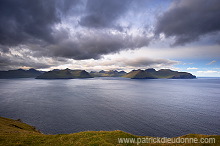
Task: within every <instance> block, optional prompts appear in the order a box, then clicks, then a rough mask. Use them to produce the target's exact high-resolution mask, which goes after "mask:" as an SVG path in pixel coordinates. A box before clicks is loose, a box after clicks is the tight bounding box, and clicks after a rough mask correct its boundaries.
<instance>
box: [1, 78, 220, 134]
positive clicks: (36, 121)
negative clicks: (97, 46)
mask: <svg viewBox="0 0 220 146" xmlns="http://www.w3.org/2000/svg"><path fill="white" fill-rule="evenodd" d="M0 116H2V117H6V118H12V119H21V120H22V121H23V122H25V123H27V124H30V125H32V126H35V127H36V128H37V129H38V130H40V131H41V132H42V133H44V134H68V133H76V132H81V131H100V130H102V131H103V130H106V131H112V130H122V131H125V132H128V133H131V134H135V135H141V136H155V137H177V136H181V135H185V134H189V133H193V134H194V133H195V134H208V135H220V78H197V79H127V78H122V77H98V78H90V79H57V80H42V79H32V78H31V79H30V78H29V79H0Z"/></svg>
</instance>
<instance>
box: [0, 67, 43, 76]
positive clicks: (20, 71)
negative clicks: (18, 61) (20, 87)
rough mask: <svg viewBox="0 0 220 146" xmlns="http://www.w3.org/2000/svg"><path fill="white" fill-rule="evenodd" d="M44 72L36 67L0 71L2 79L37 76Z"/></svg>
mask: <svg viewBox="0 0 220 146" xmlns="http://www.w3.org/2000/svg"><path fill="white" fill-rule="evenodd" d="M42 73H43V72H41V71H38V70H36V69H33V68H31V69H29V70H24V69H17V70H8V71H0V79H11V78H35V77H37V76H39V75H41V74H42Z"/></svg>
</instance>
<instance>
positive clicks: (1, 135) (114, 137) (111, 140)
mask: <svg viewBox="0 0 220 146" xmlns="http://www.w3.org/2000/svg"><path fill="white" fill-rule="evenodd" d="M143 137H144V136H136V135H132V134H129V133H126V132H123V131H119V130H117V131H85V132H79V133H73V134H58V135H46V134H42V133H40V132H39V131H37V130H36V129H35V128H34V127H32V126H30V125H27V124H25V123H22V122H20V121H17V120H12V119H7V118H3V117H0V145H2V146H13V145H34V146H35V145H36V146H38V145H43V146H48V145H49V146H50V145H51V146H60V145H67V146H68V145H71V146H72V145H76V146H77V145H79V146H80V145H82V146H84V145H92V146H99V145H104V146H113V145H118V146H120V145H122V144H119V143H118V138H143ZM182 137H188V138H192V137H196V138H202V137H203V138H208V137H212V138H216V143H215V144H212V145H219V144H220V136H218V135H199V134H189V135H185V136H182ZM124 145H137V144H124ZM140 145H141V144H140ZM152 145H161V144H152ZM162 145H169V144H162ZM186 145H187V144H186ZM191 145H192V144H191ZM194 145H199V144H194ZM201 145H202V144H201Z"/></svg>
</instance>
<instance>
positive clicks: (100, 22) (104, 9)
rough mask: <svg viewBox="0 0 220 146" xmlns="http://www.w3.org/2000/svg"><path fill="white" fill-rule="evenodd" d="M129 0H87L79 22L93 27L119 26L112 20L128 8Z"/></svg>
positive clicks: (130, 0)
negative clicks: (84, 11)
mask: <svg viewBox="0 0 220 146" xmlns="http://www.w3.org/2000/svg"><path fill="white" fill-rule="evenodd" d="M131 2H132V0H107V1H106V0H88V1H87V4H86V13H85V16H83V17H82V18H81V20H80V21H79V24H81V25H82V26H86V27H93V28H106V27H119V26H115V24H114V22H115V21H116V20H117V19H118V18H119V17H120V16H122V15H123V14H124V13H125V12H126V11H127V10H128V6H129V5H130V4H131ZM119 28H120V27H119Z"/></svg>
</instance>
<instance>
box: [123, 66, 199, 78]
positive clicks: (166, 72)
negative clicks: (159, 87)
mask: <svg viewBox="0 0 220 146" xmlns="http://www.w3.org/2000/svg"><path fill="white" fill-rule="evenodd" d="M123 77H125V78H131V79H195V78H196V76H194V75H192V74H191V73H188V72H178V71H173V70H170V69H160V70H158V71H156V70H155V69H153V68H149V69H146V70H141V69H138V70H132V71H131V72H129V73H127V74H126V75H124V76H123Z"/></svg>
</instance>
